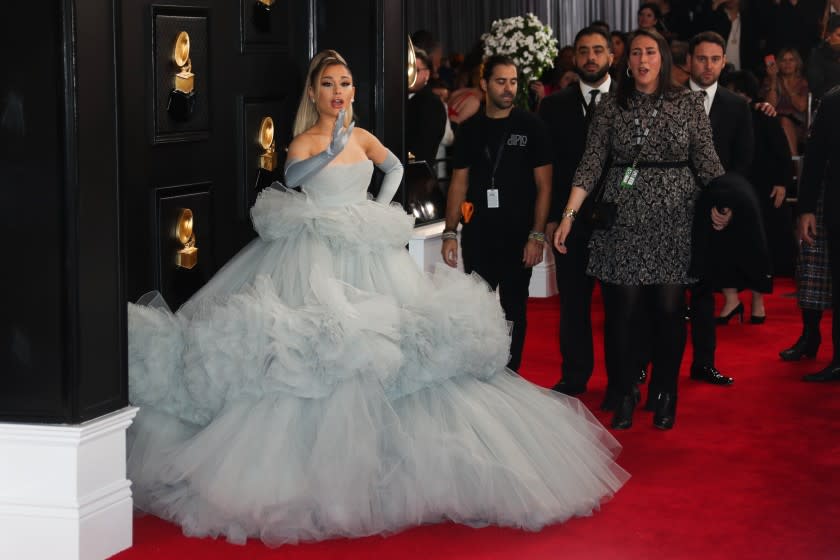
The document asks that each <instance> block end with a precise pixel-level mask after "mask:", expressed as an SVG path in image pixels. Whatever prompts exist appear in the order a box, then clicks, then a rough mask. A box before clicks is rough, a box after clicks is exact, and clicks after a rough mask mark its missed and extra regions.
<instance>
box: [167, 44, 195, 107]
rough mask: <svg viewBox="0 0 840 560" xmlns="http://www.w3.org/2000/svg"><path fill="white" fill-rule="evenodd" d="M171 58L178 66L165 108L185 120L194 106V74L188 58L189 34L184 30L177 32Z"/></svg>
mask: <svg viewBox="0 0 840 560" xmlns="http://www.w3.org/2000/svg"><path fill="white" fill-rule="evenodd" d="M172 60H173V62H174V63H175V65H176V66H177V67H178V72H177V73H176V74H175V87H174V89H173V90H172V91H171V92H169V106H168V107H167V108H166V110H167V111H168V112H169V114H170V115H171V116H172V118H173V119H175V120H178V121H186V120H188V119H189V118H190V116H191V115H192V113H193V109H194V108H195V74H193V71H192V60H191V59H190V35H189V33H187V32H186V31H181V32H180V33H178V37H177V38H176V39H175V47H174V49H173V50H172Z"/></svg>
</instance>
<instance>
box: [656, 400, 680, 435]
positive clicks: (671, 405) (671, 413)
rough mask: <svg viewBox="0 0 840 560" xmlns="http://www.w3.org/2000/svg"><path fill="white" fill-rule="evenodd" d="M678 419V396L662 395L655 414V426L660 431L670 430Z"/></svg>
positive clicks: (657, 402)
mask: <svg viewBox="0 0 840 560" xmlns="http://www.w3.org/2000/svg"><path fill="white" fill-rule="evenodd" d="M676 418H677V395H676V394H674V393H660V394H659V400H657V401H656V410H655V411H654V412H653V425H654V427H656V428H659V429H660V430H670V429H671V428H673V427H674V420H676Z"/></svg>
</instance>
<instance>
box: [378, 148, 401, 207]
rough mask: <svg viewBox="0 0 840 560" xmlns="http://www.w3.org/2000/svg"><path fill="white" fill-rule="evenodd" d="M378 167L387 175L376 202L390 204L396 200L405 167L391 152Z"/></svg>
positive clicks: (389, 151)
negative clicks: (395, 194) (395, 196)
mask: <svg viewBox="0 0 840 560" xmlns="http://www.w3.org/2000/svg"><path fill="white" fill-rule="evenodd" d="M376 167H378V168H379V169H380V170H381V171H382V172H383V173H385V178H384V179H382V186H381V187H380V188H379V194H378V195H376V202H380V203H382V204H388V203H389V202H391V199H392V198H394V193H395V192H397V188H398V187H399V186H400V181H402V176H403V166H402V163H400V160H399V159H398V158H397V156H395V155H394V153H393V152H392V151H391V150H388V155H387V156H385V161H383V162H382V163H378V164H376Z"/></svg>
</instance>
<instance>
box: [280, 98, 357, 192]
mask: <svg viewBox="0 0 840 560" xmlns="http://www.w3.org/2000/svg"><path fill="white" fill-rule="evenodd" d="M343 125H344V109H342V110H341V111H339V112H338V118H337V119H336V120H335V125H334V126H333V133H332V139H331V140H330V143H329V145H328V146H327V149H326V150H324V151H323V152H321V153H320V154H315V155H314V156H312V157H310V158H306V159H303V160H291V161H289V162H288V163H287V164H286V186H287V187H298V186H300V185H302V184H303V182H304V181H306V180H307V179H308V178H309V177H311V176H312V175H314V174H315V173H317V172H318V171H320V170H321V169H323V168H324V167H326V166H327V164H328V163H329V162H331V161H332V160H334V159H335V158H336V156H337V155H338V154H340V153H341V151H342V150H343V149H344V146H346V145H347V142H348V141H349V140H350V136H352V134H353V127H354V126H356V123H350V126H348V127H347V128H346V129H344V128H343Z"/></svg>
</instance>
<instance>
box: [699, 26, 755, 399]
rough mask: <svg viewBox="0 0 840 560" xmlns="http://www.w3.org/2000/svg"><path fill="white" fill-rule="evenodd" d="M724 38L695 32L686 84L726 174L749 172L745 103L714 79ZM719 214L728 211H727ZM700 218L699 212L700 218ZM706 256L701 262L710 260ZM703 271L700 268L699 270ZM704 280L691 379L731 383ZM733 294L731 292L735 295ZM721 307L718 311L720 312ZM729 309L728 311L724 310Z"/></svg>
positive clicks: (710, 294) (749, 142) (722, 56)
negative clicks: (700, 104)
mask: <svg viewBox="0 0 840 560" xmlns="http://www.w3.org/2000/svg"><path fill="white" fill-rule="evenodd" d="M725 50H726V41H725V40H724V39H723V37H721V36H720V35H719V34H717V33H715V32H713V31H707V32H703V33H698V34H697V35H695V36H694V37H693V38H692V39H691V41H690V42H689V44H688V51H689V56H688V61H689V67H690V71H691V79H690V80H689V82H688V85H689V88H691V90H693V91H702V92H703V94H704V97H705V99H704V106H705V109H706V114H707V115H709V121H710V122H711V125H712V137H713V140H714V143H715V151H717V154H718V157H719V158H720V162H721V164H722V165H723V168H724V169H725V170H726V171H727V172H736V173H738V174H740V175H742V176H744V177H747V176H749V172H750V169H751V166H752V160H753V152H754V150H755V140H754V138H753V127H752V115H751V113H750V107H749V104H748V103H747V102H746V101H745V100H744V99H743V98H741V97H740V96H738V95H736V94H734V93H732V92H731V91H729V90H727V89H726V88H722V87H718V79H719V78H720V74H721V72H722V71H723V68H724V66H725V65H726V54H725ZM719 212H720V214H723V215H728V214H729V209H728V208H724V209H721V210H720V211H719ZM702 219H705V216H703V217H702ZM713 258H714V257H713V255H709V257H708V259H707V261H711V260H713ZM702 272H704V271H701V274H702ZM715 287H716V286H712V285H710V282H709V281H708V278H702V277H701V278H700V282H698V283H697V284H696V285H695V286H693V287H692V289H691V340H692V346H693V352H694V356H693V360H692V364H691V378H692V379H696V380H700V381H705V382H707V383H712V384H714V385H731V384H732V382H733V381H734V380H733V379H732V378H731V377H727V376H725V375H723V374H722V373H721V372H720V371H718V370H717V369H716V368H715V346H716V343H717V340H716V334H715V325H716V321H715V315H714V305H715V303H714V291H713V289H714V288H715ZM736 295H737V293H736ZM726 311H727V310H726V309H724V310H723V311H722V314H724V313H725V312H726ZM730 311H731V310H730Z"/></svg>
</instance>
